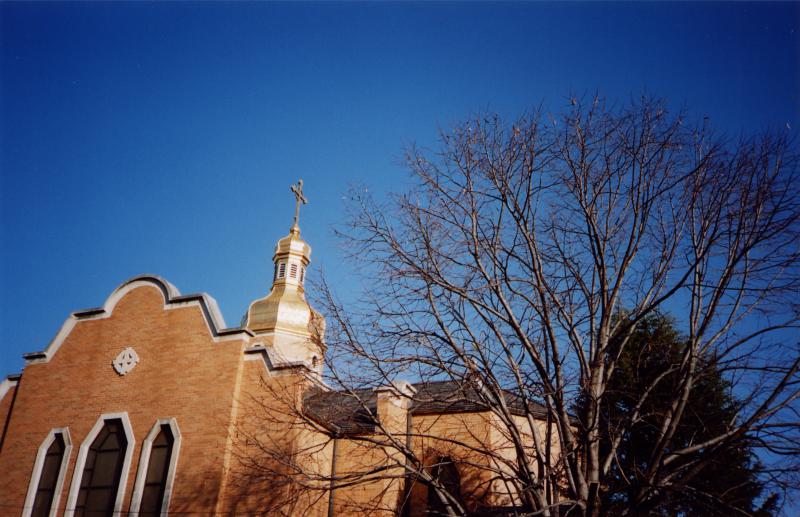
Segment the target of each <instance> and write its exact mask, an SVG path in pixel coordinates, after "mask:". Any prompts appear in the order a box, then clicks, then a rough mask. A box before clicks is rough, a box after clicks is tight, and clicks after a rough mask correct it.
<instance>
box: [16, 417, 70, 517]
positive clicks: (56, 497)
mask: <svg viewBox="0 0 800 517" xmlns="http://www.w3.org/2000/svg"><path fill="white" fill-rule="evenodd" d="M57 434H60V435H61V437H62V439H63V440H64V453H63V455H62V456H61V465H60V466H59V468H58V478H57V480H56V486H55V492H54V493H53V500H52V502H51V503H50V512H49V515H50V517H54V516H55V514H56V510H57V509H58V503H59V501H60V500H61V492H62V490H63V489H64V480H65V479H66V477H67V466H68V465H69V458H70V455H71V454H72V438H71V437H70V435H69V428H68V427H56V428H53V429H51V430H50V432H49V433H47V436H46V437H45V439H44V441H42V443H41V444H40V445H39V450H38V451H37V452H36V460H35V461H34V462H33V470H32V472H31V480H30V482H29V483H28V494H27V495H26V496H25V505H24V506H23V508H22V517H30V515H31V514H32V513H33V504H34V502H35V501H36V492H38V491H39V481H40V480H41V478H42V470H43V469H44V462H45V459H46V458H47V451H48V449H50V446H51V445H52V444H53V442H54V441H55V440H56V435H57Z"/></svg>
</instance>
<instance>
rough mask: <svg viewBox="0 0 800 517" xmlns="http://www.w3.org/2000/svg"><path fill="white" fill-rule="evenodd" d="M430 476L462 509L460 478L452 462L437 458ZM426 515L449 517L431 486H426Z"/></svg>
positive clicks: (445, 458)
mask: <svg viewBox="0 0 800 517" xmlns="http://www.w3.org/2000/svg"><path fill="white" fill-rule="evenodd" d="M431 474H432V476H433V478H434V479H435V480H437V482H438V483H439V485H440V486H441V487H442V488H443V489H444V490H445V491H446V492H447V493H448V494H450V496H452V497H453V498H454V499H455V500H456V501H458V503H459V504H460V505H461V507H462V508H463V507H464V503H463V500H462V498H461V476H459V474H458V469H456V466H455V464H454V463H453V460H451V459H450V458H448V457H443V458H439V459H438V460H437V462H436V464H434V465H433V467H432V468H431ZM428 515H449V514H448V512H447V507H446V506H445V504H444V503H443V502H442V500H441V498H440V497H439V494H437V493H436V489H435V488H434V487H433V485H429V486H428Z"/></svg>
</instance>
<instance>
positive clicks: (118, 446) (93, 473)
mask: <svg viewBox="0 0 800 517" xmlns="http://www.w3.org/2000/svg"><path fill="white" fill-rule="evenodd" d="M127 448H128V440H127V439H126V438H125V430H124V429H123V427H122V420H106V421H105V425H104V426H103V428H102V429H101V430H100V434H98V435H97V438H95V440H94V442H93V443H92V447H91V448H90V449H89V454H87V455H86V464H85V465H84V467H83V476H81V485H80V486H81V490H80V492H78V503H77V504H76V505H75V515H78V516H87V517H89V516H90V517H100V516H105V515H108V516H111V515H113V513H114V502H115V501H116V499H117V490H118V489H119V480H120V477H121V476H122V463H123V461H124V459H125V451H126V450H127Z"/></svg>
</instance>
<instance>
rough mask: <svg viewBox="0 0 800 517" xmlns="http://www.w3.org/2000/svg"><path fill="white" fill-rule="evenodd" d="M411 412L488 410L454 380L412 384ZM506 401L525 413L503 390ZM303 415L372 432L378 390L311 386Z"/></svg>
mask: <svg viewBox="0 0 800 517" xmlns="http://www.w3.org/2000/svg"><path fill="white" fill-rule="evenodd" d="M412 386H413V387H414V389H416V393H415V394H414V395H413V396H412V397H411V414H412V415H432V414H450V413H477V412H483V411H490V405H489V404H487V403H486V402H485V400H484V397H485V396H484V397H482V396H481V394H480V393H478V391H477V389H476V388H475V387H474V386H468V385H466V384H464V383H459V382H456V381H436V382H422V383H417V384H412ZM504 395H505V403H506V404H507V405H508V407H509V410H510V411H511V413H512V414H516V415H524V414H525V400H524V399H523V398H522V397H520V396H518V395H515V394H514V393H512V392H510V391H504ZM304 408H305V412H306V414H307V415H308V416H309V417H310V418H312V419H313V420H314V421H316V422H318V423H319V424H320V425H322V426H324V427H326V428H327V429H329V430H331V431H333V432H335V433H341V434H362V433H369V432H372V431H374V429H375V423H376V419H377V409H376V408H377V393H376V391H375V390H373V389H359V390H352V391H325V390H322V389H314V390H312V391H310V392H309V393H308V394H307V395H306V397H305V399H304ZM528 410H529V411H530V412H532V413H533V414H535V415H540V416H544V415H545V414H546V408H545V407H544V406H543V405H542V404H540V403H538V402H535V401H532V400H529V401H528Z"/></svg>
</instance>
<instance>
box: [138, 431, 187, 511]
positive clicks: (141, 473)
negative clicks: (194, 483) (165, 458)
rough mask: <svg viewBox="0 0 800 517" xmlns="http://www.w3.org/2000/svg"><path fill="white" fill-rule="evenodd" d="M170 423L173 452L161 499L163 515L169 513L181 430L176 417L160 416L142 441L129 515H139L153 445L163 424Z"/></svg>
mask: <svg viewBox="0 0 800 517" xmlns="http://www.w3.org/2000/svg"><path fill="white" fill-rule="evenodd" d="M164 424H168V425H169V428H170V430H171V431H172V439H173V442H172V454H170V457H169V469H167V484H166V486H165V487H164V499H163V500H162V501H161V516H162V517H166V516H167V515H168V514H169V501H170V498H171V497H172V486H173V484H174V482H175V472H176V470H177V467H178V453H179V452H180V449H181V431H180V429H178V421H177V420H175V418H159V419H158V420H157V421H156V423H155V425H153V428H152V429H150V432H149V433H148V434H147V438H145V439H144V441H143V442H142V452H141V454H140V455H139V466H138V468H137V471H136V482H135V483H134V485H133V496H132V497H131V508H130V512H129V515H138V514H139V506H140V505H141V504H142V493H143V492H144V482H145V479H146V478H147V468H148V467H149V466H150V450H151V449H152V447H153V440H155V439H156V436H158V433H159V431H160V430H161V426H162V425H164Z"/></svg>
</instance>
